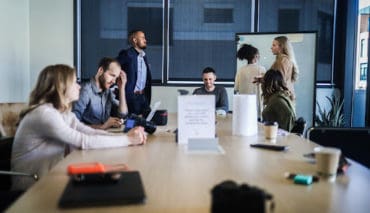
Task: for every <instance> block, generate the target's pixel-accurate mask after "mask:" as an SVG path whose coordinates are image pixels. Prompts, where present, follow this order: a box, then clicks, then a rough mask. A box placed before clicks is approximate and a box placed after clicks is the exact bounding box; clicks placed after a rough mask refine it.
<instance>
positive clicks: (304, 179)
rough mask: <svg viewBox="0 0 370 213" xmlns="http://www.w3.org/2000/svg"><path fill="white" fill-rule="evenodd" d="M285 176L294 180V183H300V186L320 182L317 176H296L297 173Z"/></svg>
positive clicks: (287, 173) (288, 173)
mask: <svg viewBox="0 0 370 213" xmlns="http://www.w3.org/2000/svg"><path fill="white" fill-rule="evenodd" d="M284 176H285V177H286V178H288V179H293V180H294V183H298V184H305V185H309V184H311V183H312V182H318V181H319V177H317V176H315V175H303V174H295V173H290V172H285V173H284Z"/></svg>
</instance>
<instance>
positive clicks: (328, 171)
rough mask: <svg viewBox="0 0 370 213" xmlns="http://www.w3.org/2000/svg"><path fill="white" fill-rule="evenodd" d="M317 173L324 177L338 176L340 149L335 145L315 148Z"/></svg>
mask: <svg viewBox="0 0 370 213" xmlns="http://www.w3.org/2000/svg"><path fill="white" fill-rule="evenodd" d="M314 152H315V158H316V169H317V173H318V174H319V175H320V176H323V177H332V176H336V174H337V169H338V164H339V157H340V153H341V151H340V149H338V148H334V147H316V148H315V149H314Z"/></svg>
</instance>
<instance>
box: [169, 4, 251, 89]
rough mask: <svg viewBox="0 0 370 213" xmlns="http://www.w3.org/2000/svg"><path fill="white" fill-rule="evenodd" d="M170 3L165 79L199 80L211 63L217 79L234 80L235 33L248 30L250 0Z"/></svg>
mask: <svg viewBox="0 0 370 213" xmlns="http://www.w3.org/2000/svg"><path fill="white" fill-rule="evenodd" d="M170 7H171V8H173V23H174V24H173V45H171V46H170V47H169V51H168V53H169V61H168V65H169V68H168V81H169V82H170V83H171V82H179V81H182V82H187V83H191V82H192V81H200V80H201V72H202V70H203V69H204V68H205V67H207V66H211V67H213V68H214V69H215V70H216V72H217V81H218V82H221V81H223V82H227V81H228V82H234V77H235V67H236V48H235V33H237V32H250V31H251V23H250V16H251V14H250V11H251V5H250V1H245V0H235V1H209V0H186V1H185V0H171V1H170ZM171 27H172V26H171Z"/></svg>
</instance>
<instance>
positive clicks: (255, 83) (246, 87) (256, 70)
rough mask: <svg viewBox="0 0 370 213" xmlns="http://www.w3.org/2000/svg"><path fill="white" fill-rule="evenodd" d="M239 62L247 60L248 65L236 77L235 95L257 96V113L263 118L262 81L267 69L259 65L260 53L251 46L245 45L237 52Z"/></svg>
mask: <svg viewBox="0 0 370 213" xmlns="http://www.w3.org/2000/svg"><path fill="white" fill-rule="evenodd" d="M236 56H237V58H238V59H239V60H247V62H248V64H246V65H243V66H242V67H240V69H239V70H238V71H237V73H236V76H235V85H234V93H236V94H238V93H239V94H255V95H256V96H257V113H258V117H259V118H261V113H262V103H261V100H262V98H261V90H260V80H261V78H262V76H263V75H264V74H265V72H266V69H265V68H264V67H263V66H260V65H258V64H257V62H258V60H259V51H258V49H257V48H256V47H254V46H252V45H250V44H243V46H242V47H241V48H240V49H239V50H238V52H237V55H236Z"/></svg>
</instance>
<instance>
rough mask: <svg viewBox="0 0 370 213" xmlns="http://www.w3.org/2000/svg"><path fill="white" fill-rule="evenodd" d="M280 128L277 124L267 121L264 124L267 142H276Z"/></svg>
mask: <svg viewBox="0 0 370 213" xmlns="http://www.w3.org/2000/svg"><path fill="white" fill-rule="evenodd" d="M278 127H279V125H278V123H277V122H272V121H265V122H264V123H263V129H264V132H265V138H266V139H267V140H276V137H277V132H278Z"/></svg>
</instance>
